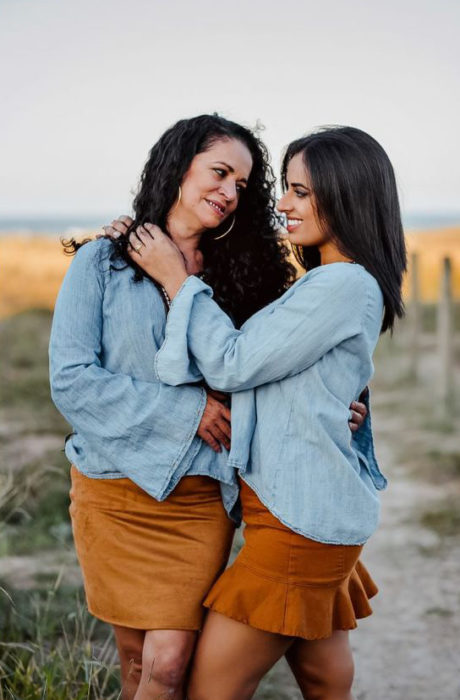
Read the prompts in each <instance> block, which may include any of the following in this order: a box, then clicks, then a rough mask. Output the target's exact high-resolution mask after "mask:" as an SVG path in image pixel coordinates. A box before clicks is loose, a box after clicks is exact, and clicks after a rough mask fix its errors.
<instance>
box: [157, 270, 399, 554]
mask: <svg viewBox="0 0 460 700" xmlns="http://www.w3.org/2000/svg"><path fill="white" fill-rule="evenodd" d="M211 296H212V290H211V289H210V288H209V287H208V286H206V285H205V284H204V283H203V282H201V281H200V280H199V279H197V278H196V277H189V278H188V279H187V280H186V281H185V282H184V284H183V286H182V287H181V289H180V291H179V292H178V294H177V296H176V297H175V299H174V300H173V303H172V306H171V309H170V312H169V315H168V321H167V326H166V340H165V342H164V344H163V346H162V348H161V349H160V350H159V352H158V353H157V355H156V359H155V366H156V372H157V376H158V378H159V379H161V380H162V381H163V382H165V383H167V384H171V385H174V386H175V385H179V384H181V383H183V382H192V381H197V380H198V379H201V378H202V377H205V379H206V381H207V382H208V384H209V385H210V386H211V387H213V388H215V389H219V390H221V391H231V392H234V393H233V394H232V447H231V451H230V457H229V463H230V464H231V465H232V466H234V467H236V468H238V469H239V470H240V475H241V476H242V478H243V479H244V481H246V482H247V484H248V485H249V486H250V487H251V488H252V489H253V490H254V491H255V492H256V493H257V494H258V496H259V498H260V499H261V500H262V502H263V503H264V504H265V505H266V506H267V508H269V510H270V511H271V512H272V513H273V514H274V515H275V516H276V517H277V518H278V519H279V520H280V521H281V522H283V523H284V524H285V525H287V526H288V527H289V528H291V529H292V530H294V531H295V532H298V533H300V534H303V535H305V536H306V537H309V538H311V539H314V540H318V541H321V542H326V543H331V544H348V545H355V544H362V543H364V542H365V541H366V540H367V538H368V537H369V536H370V535H371V534H372V532H373V531H374V530H375V528H376V526H377V523H378V516H379V499H378V496H377V491H378V490H379V489H382V488H384V487H385V486H386V480H385V478H384V477H383V475H382V474H381V472H380V470H379V468H378V465H377V462H376V459H375V455H374V450H373V443H372V433H371V423H370V414H369V416H368V418H367V420H366V423H365V425H364V426H363V427H362V428H361V429H360V430H359V431H358V432H357V433H356V437H353V435H352V433H351V432H350V429H349V426H348V418H349V405H350V403H351V402H352V401H353V400H356V399H357V398H358V397H359V395H360V393H361V391H362V390H363V388H364V387H365V386H366V385H367V383H368V382H369V380H370V378H371V377H372V374H373V369H374V368H373V363H372V353H373V351H374V348H375V346H376V343H377V340H378V337H379V333H380V328H381V324H382V313H383V297H382V293H381V290H380V288H379V285H378V283H377V282H376V280H375V279H374V277H372V276H371V275H370V274H369V273H368V272H367V271H366V270H365V269H364V268H363V267H362V266H360V265H355V264H350V263H333V264H329V265H324V266H322V267H318V268H315V269H313V270H311V271H310V272H308V273H307V274H306V275H304V277H302V278H301V279H299V280H298V281H297V282H296V283H295V284H294V285H293V286H292V287H291V288H290V289H289V290H288V291H287V292H286V293H285V294H284V295H283V296H282V297H281V298H279V299H277V300H276V301H274V302H273V303H272V304H270V305H269V306H267V307H265V308H264V309H262V310H261V311H259V312H258V313H257V314H255V315H254V316H252V317H251V318H250V319H249V320H248V321H247V322H246V323H245V324H244V325H243V326H242V328H241V329H240V330H236V329H235V328H234V326H233V324H232V322H231V320H230V319H229V317H228V316H227V315H226V314H225V313H224V312H223V311H221V309H220V308H219V307H218V306H217V304H215V302H214V301H213V300H212V299H211Z"/></svg>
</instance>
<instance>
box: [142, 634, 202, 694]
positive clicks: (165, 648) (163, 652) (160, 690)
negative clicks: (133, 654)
mask: <svg viewBox="0 0 460 700" xmlns="http://www.w3.org/2000/svg"><path fill="white" fill-rule="evenodd" d="M196 637H197V633H196V632H193V631H189V630H148V631H147V632H146V633H145V639H144V647H143V651H142V673H141V678H140V683H139V686H138V689H137V692H136V694H135V696H134V700H183V697H184V694H183V690H184V689H183V686H184V681H185V676H186V672H187V667H188V665H189V662H190V658H191V656H192V652H193V648H194V646H195V641H196Z"/></svg>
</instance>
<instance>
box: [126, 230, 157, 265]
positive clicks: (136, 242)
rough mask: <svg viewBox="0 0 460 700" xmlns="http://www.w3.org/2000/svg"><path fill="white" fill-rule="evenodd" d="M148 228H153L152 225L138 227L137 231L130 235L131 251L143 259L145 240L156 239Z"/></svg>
mask: <svg viewBox="0 0 460 700" xmlns="http://www.w3.org/2000/svg"><path fill="white" fill-rule="evenodd" d="M146 226H151V224H145V225H144V226H138V227H137V228H136V230H135V231H131V233H130V234H129V239H128V240H129V245H130V247H131V251H133V252H134V253H135V254H136V255H140V256H141V257H142V248H143V247H144V246H145V240H144V239H146V238H150V239H152V240H154V237H153V235H152V233H150V232H149V231H148V230H147V229H146Z"/></svg>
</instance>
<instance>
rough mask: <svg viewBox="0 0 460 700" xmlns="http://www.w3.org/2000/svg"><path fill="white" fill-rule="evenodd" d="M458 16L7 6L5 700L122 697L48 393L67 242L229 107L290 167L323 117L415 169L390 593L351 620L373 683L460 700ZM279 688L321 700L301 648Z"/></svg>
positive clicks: (1, 492) (381, 444)
mask: <svg viewBox="0 0 460 700" xmlns="http://www.w3.org/2000/svg"><path fill="white" fill-rule="evenodd" d="M459 30H460V4H459V3H458V2H456V1H455V0H437V1H436V2H435V1H434V0H417V1H415V0H398V2H396V0H387V1H386V2H385V3H381V2H374V1H372V0H371V1H368V2H362V1H361V0H348V2H347V3H343V2H341V1H340V0H326V1H324V2H322V3H317V2H315V3H313V2H312V1H310V0H305V1H304V2H302V3H299V2H294V0H284V2H282V3H281V2H276V1H275V0H265V1H264V2H262V0H252V2H250V3H246V2H243V1H242V0H233V2H231V3H228V2H226V3H216V2H215V1H214V2H211V0H195V1H194V2H193V3H186V2H185V0H181V1H180V0H170V1H169V2H168V3H162V2H160V1H159V0H148V1H147V0H131V1H130V2H129V3H128V2H122V1H118V0H111V1H110V0H99V2H97V3H93V2H90V1H89V0H79V2H78V3H77V2H66V3H62V2H59V1H58V0H2V2H1V3H0V66H1V68H0V88H1V94H2V109H1V110H0V147H1V159H0V360H1V363H0V383H1V384H0V390H1V393H0V460H1V462H0V700H3V699H4V698H5V699H6V698H8V699H10V698H22V699H25V700H33V699H35V698H37V699H38V698H49V699H50V700H58V699H59V700H60V699H61V698H62V699H64V698H69V697H72V698H101V699H108V698H116V697H118V693H119V690H118V679H117V673H118V670H117V666H116V658H115V655H114V648H113V642H112V639H111V637H110V634H109V631H108V628H106V627H105V626H104V625H103V624H101V623H97V622H96V621H94V620H93V619H91V618H89V616H88V615H87V613H86V611H85V606H84V597H83V595H82V589H81V577H80V573H79V570H78V566H77V564H76V559H75V554H74V551H73V546H72V538H71V531H70V524H69V519H68V514H67V509H68V464H67V462H66V459H65V456H64V454H63V438H64V436H65V434H66V433H67V432H69V427H68V426H67V425H66V424H65V422H64V420H63V419H62V418H61V417H60V415H59V414H58V413H57V411H56V410H55V409H54V407H53V405H52V403H51V400H50V398H49V388H48V378H47V362H48V360H47V343H48V336H49V329H50V322H51V317H52V310H53V305H54V300H55V297H56V293H57V291H58V289H59V285H60V283H61V280H62V277H63V275H64V274H65V270H66V268H67V265H68V264H69V259H68V258H65V257H64V256H63V253H62V247H61V245H60V243H59V237H60V236H69V234H72V235H77V236H86V235H88V232H90V235H94V234H95V233H97V232H98V231H100V226H101V225H102V224H104V223H109V222H110V221H111V220H112V219H113V218H114V217H116V216H118V215H120V214H122V213H130V212H131V201H132V197H133V192H134V191H135V188H136V184H137V179H138V177H139V174H140V172H141V169H142V166H143V164H144V161H145V159H146V157H147V153H148V151H149V149H150V147H151V146H152V144H153V143H154V142H155V141H156V140H157V138H158V137H159V136H160V134H161V133H162V132H163V131H164V130H165V129H166V128H167V127H168V126H170V125H171V124H172V123H174V122H175V121H176V120H177V119H179V118H183V117H188V116H193V115H196V114H199V113H204V112H214V111H217V112H219V113H220V114H222V115H223V116H226V117H228V118H230V119H234V120H236V121H240V122H242V123H244V124H245V125H247V126H251V127H254V128H257V129H258V131H259V134H260V136H261V137H262V138H263V139H264V140H265V142H266V144H267V146H268V147H269V149H270V152H271V154H272V159H273V167H274V169H275V172H277V171H278V169H279V163H280V159H281V153H282V149H283V147H284V146H285V145H286V144H287V143H288V142H289V141H290V140H292V139H294V138H297V137H299V136H301V135H302V134H304V133H305V132H308V131H309V130H310V129H312V128H314V127H315V126H318V125H322V124H350V125H354V126H357V127H360V128H362V129H364V130H366V131H369V132H370V133H371V134H372V135H373V136H374V137H375V138H377V140H378V141H380V143H381V144H382V145H383V146H384V148H385V149H386V150H387V152H388V154H389V156H390V158H391V160H392V162H393V164H394V166H395V170H396V173H397V178H398V183H399V189H400V195H401V203H402V209H403V216H404V225H405V231H406V237H407V246H408V251H409V257H410V269H409V274H408V276H407V279H406V283H405V296H406V302H407V317H406V319H405V320H404V321H403V322H402V323H400V324H399V326H398V328H397V329H396V332H395V334H394V336H393V337H383V338H382V339H381V341H380V344H379V347H378V351H377V357H376V374H375V379H374V381H373V385H372V406H373V416H372V420H373V426H374V430H375V439H376V449H377V456H378V457H379V459H380V462H381V465H382V469H383V471H384V472H386V473H387V475H388V476H389V478H390V487H389V489H388V491H387V492H385V493H384V494H383V498H382V503H383V512H382V524H381V527H380V529H379V531H378V532H377V534H376V535H375V536H374V537H373V538H372V539H371V541H370V542H369V543H368V545H367V546H366V550H365V556H364V561H365V563H366V564H367V565H368V566H369V568H370V570H371V572H372V574H373V575H374V578H375V579H376V580H377V582H378V583H379V584H380V588H381V593H380V595H379V596H378V597H377V598H376V599H375V603H374V606H373V607H374V611H375V614H374V615H373V616H372V617H370V618H369V619H367V620H364V621H362V622H361V623H360V626H359V627H360V629H359V630H358V631H357V632H354V633H353V634H352V643H353V648H354V649H355V651H356V666H357V670H356V682H355V696H356V698H357V700H371V699H372V700H401V699H402V698H404V700H454V699H455V698H460V680H459V679H460V673H459V671H460V661H459V660H460V653H459V652H460V649H459V641H458V640H459V638H460V587H459V580H460V579H459V576H460V437H459V428H460V417H459V414H460V412H459V406H460V165H459V163H460V144H459V139H458V115H459V113H460V86H459V80H458V67H459V65H460V47H459V42H458V34H459ZM256 697H257V698H259V700H260V699H263V698H265V699H267V700H268V699H270V698H272V699H273V700H274V699H275V698H276V699H277V700H288V699H289V700H297V699H298V698H300V695H299V693H298V691H297V690H296V688H295V684H294V683H293V681H292V678H291V676H290V673H289V672H288V670H287V668H286V666H285V665H284V663H283V662H280V663H279V664H278V665H277V666H276V667H275V669H273V671H272V672H271V673H270V674H269V675H268V677H267V678H266V679H265V680H264V682H263V683H262V685H261V686H260V688H259V690H258V694H257V696H256Z"/></svg>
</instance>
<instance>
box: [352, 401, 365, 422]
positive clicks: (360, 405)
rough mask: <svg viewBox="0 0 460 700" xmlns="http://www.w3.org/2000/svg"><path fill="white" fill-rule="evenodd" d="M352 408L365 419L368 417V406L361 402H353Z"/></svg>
mask: <svg viewBox="0 0 460 700" xmlns="http://www.w3.org/2000/svg"><path fill="white" fill-rule="evenodd" d="M350 408H351V409H352V410H353V411H356V412H357V413H359V414H360V415H361V416H363V418H365V417H366V416H367V406H366V405H365V404H364V403H361V402H360V401H353V403H352V404H351V406H350Z"/></svg>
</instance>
